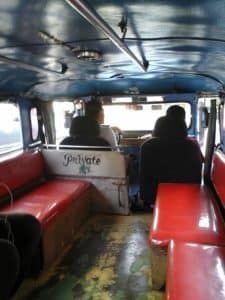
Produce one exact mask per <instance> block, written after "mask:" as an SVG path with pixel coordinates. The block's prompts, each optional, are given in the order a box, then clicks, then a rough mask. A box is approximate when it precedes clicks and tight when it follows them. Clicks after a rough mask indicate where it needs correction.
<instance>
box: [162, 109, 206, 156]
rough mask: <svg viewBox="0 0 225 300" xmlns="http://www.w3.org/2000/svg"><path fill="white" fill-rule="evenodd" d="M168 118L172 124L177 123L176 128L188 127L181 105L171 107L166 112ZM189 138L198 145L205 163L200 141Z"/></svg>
mask: <svg viewBox="0 0 225 300" xmlns="http://www.w3.org/2000/svg"><path fill="white" fill-rule="evenodd" d="M166 116H167V118H168V119H169V120H171V122H175V124H174V127H175V126H181V127H183V126H184V124H185V127H186V123H185V110H184V108H183V107H181V106H179V105H171V106H170V107H169V108H168V109H167V111H166ZM186 131H187V127H186ZM187 138H188V139H189V140H190V141H192V142H193V143H195V144H196V145H197V147H198V149H199V153H200V155H201V159H202V162H204V156H203V154H202V151H201V148H200V146H199V143H198V141H197V140H196V139H195V138H192V137H189V136H187Z"/></svg>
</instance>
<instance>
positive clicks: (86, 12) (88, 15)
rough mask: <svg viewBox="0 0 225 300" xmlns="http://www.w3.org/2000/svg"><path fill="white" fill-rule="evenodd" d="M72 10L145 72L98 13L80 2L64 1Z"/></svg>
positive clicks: (77, 0)
mask: <svg viewBox="0 0 225 300" xmlns="http://www.w3.org/2000/svg"><path fill="white" fill-rule="evenodd" d="M65 1H66V2H67V3H68V4H69V5H70V6H71V7H72V8H73V9H75V10H76V11H77V12H78V13H79V14H80V15H82V16H83V17H84V18H85V19H86V20H87V21H88V22H90V23H91V24H92V25H94V26H97V27H98V28H100V29H101V30H102V31H103V32H104V34H105V35H106V36H107V37H108V38H109V39H110V40H111V41H112V42H113V43H114V44H115V45H116V47H117V48H119V49H120V50H121V51H123V52H124V53H125V54H126V55H128V56H129V58H130V59H131V60H132V61H133V62H135V63H136V64H137V65H138V66H139V67H140V68H141V70H142V71H145V72H146V71H147V65H144V64H143V63H141V62H140V61H139V60H138V58H137V57H136V56H135V55H134V54H133V53H132V52H131V51H130V49H129V48H128V47H127V46H126V44H125V43H124V42H123V41H122V40H121V39H120V37H119V36H118V35H117V34H116V32H115V31H113V29H112V28H111V27H110V26H109V25H108V24H107V23H106V22H105V21H104V20H103V19H102V18H101V17H100V16H99V15H98V13H97V12H96V11H95V10H93V9H92V8H90V7H88V5H87V4H86V3H85V2H84V1H82V0H65Z"/></svg>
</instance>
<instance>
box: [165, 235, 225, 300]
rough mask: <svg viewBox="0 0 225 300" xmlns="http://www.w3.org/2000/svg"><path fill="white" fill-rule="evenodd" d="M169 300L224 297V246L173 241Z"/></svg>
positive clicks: (169, 275)
mask: <svg viewBox="0 0 225 300" xmlns="http://www.w3.org/2000/svg"><path fill="white" fill-rule="evenodd" d="M166 299H167V300H190V299H195V300H224V299H225V247H220V246H212V245H203V244H195V243H184V242H181V241H172V242H171V243H170V246H169V251H168V268H167V279H166Z"/></svg>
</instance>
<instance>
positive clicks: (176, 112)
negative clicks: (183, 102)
mask: <svg viewBox="0 0 225 300" xmlns="http://www.w3.org/2000/svg"><path fill="white" fill-rule="evenodd" d="M166 115H167V116H168V118H171V119H174V120H185V110H184V108H183V107H181V106H179V105H172V106H170V107H169V108H168V109H167V111H166Z"/></svg>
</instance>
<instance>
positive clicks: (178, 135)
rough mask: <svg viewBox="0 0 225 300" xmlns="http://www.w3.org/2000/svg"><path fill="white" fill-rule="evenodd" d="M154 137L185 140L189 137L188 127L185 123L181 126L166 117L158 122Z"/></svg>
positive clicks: (181, 122) (180, 123)
mask: <svg viewBox="0 0 225 300" xmlns="http://www.w3.org/2000/svg"><path fill="white" fill-rule="evenodd" d="M153 136H154V137H158V138H162V139H183V138H186V136H187V127H186V124H185V122H184V121H179V125H178V124H177V122H176V121H174V120H173V119H170V118H168V116H164V117H161V118H159V119H158V120H157V121H156V124H155V128H154V130H153Z"/></svg>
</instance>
